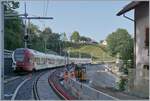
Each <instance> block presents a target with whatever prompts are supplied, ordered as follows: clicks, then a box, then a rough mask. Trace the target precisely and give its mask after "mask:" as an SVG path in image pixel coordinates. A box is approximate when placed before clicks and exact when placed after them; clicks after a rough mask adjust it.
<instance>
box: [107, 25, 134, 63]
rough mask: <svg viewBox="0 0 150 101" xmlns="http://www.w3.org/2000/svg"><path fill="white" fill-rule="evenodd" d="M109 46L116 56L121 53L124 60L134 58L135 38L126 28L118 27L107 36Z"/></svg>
mask: <svg viewBox="0 0 150 101" xmlns="http://www.w3.org/2000/svg"><path fill="white" fill-rule="evenodd" d="M106 40H107V43H108V45H107V48H108V50H109V51H110V53H111V54H112V55H113V56H115V55H116V54H117V53H120V55H121V59H122V60H133V39H132V37H131V35H130V34H129V33H128V32H127V30H125V29H120V28H119V29H117V31H116V32H113V33H111V34H110V35H109V36H108V37H107V39H106Z"/></svg>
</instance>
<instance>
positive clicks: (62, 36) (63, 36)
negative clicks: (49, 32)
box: [60, 32, 68, 41]
mask: <svg viewBox="0 0 150 101" xmlns="http://www.w3.org/2000/svg"><path fill="white" fill-rule="evenodd" d="M60 39H61V40H62V41H68V38H67V35H66V33H65V32H64V33H62V34H61V35H60Z"/></svg>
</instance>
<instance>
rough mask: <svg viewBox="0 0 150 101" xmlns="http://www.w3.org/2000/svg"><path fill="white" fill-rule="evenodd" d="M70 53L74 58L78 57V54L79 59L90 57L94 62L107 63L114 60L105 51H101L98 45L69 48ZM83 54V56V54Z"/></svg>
mask: <svg viewBox="0 0 150 101" xmlns="http://www.w3.org/2000/svg"><path fill="white" fill-rule="evenodd" d="M68 50H70V52H71V53H73V55H74V54H76V55H74V56H76V57H79V53H80V54H81V57H84V56H85V57H91V55H92V59H94V60H95V61H107V60H114V59H115V58H113V57H111V56H110V55H109V54H108V53H107V52H106V51H103V49H101V48H100V47H99V46H98V45H85V44H84V45H82V46H80V47H78V48H73V47H69V48H68ZM83 53H84V54H83Z"/></svg>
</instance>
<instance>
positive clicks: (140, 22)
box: [134, 3, 149, 97]
mask: <svg viewBox="0 0 150 101" xmlns="http://www.w3.org/2000/svg"><path fill="white" fill-rule="evenodd" d="M135 21H136V22H135V24H136V25H135V28H136V30H135V33H136V78H135V82H134V85H135V88H136V90H137V92H139V95H140V96H145V97H146V96H149V93H148V91H149V86H148V85H149V84H148V81H149V78H145V77H149V73H148V72H147V71H148V70H144V68H143V66H144V65H149V56H148V48H147V47H145V33H146V28H148V27H149V5H148V3H141V4H140V5H138V6H137V7H136V8H135ZM146 72H147V73H146Z"/></svg>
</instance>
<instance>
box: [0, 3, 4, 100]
mask: <svg viewBox="0 0 150 101" xmlns="http://www.w3.org/2000/svg"><path fill="white" fill-rule="evenodd" d="M0 76H1V77H0V85H1V86H0V94H1V96H0V100H3V99H4V85H3V78H4V5H3V2H2V1H0Z"/></svg>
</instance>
